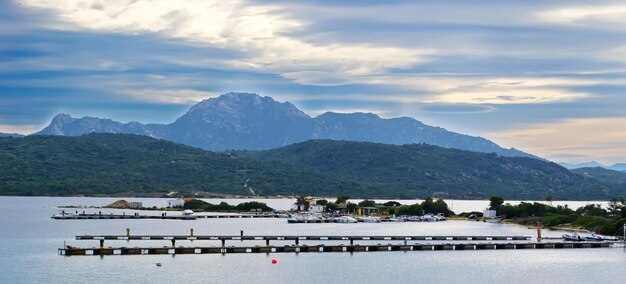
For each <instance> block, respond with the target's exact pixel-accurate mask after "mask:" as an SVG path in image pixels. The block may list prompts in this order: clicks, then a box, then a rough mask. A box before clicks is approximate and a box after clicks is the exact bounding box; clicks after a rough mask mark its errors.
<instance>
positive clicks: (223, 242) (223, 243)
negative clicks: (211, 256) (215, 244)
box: [220, 238, 226, 248]
mask: <svg viewBox="0 0 626 284" xmlns="http://www.w3.org/2000/svg"><path fill="white" fill-rule="evenodd" d="M220 240H222V248H224V247H226V239H224V238H220Z"/></svg>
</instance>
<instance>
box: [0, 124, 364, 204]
mask: <svg viewBox="0 0 626 284" xmlns="http://www.w3.org/2000/svg"><path fill="white" fill-rule="evenodd" d="M246 181H247V185H248V186H249V187H252V188H253V189H254V191H255V192H256V193H257V194H259V195H277V194H294V193H295V194H312V193H315V194H320V195H321V194H329V195H330V194H336V193H337V192H357V191H358V190H357V189H358V188H357V187H355V186H353V185H352V184H351V183H349V182H343V181H341V180H339V179H337V178H334V177H329V176H326V175H323V174H320V173H318V172H316V171H313V170H309V169H304V168H302V167H297V166H292V165H284V164H281V163H279V162H266V161H255V160H251V159H246V158H242V157H236V156H233V155H230V154H227V153H213V152H207V151H204V150H200V149H197V148H193V147H189V146H184V145H180V144H175V143H172V142H168V141H164V140H157V139H153V138H149V137H146V136H138V135H123V134H88V135H83V136H79V137H63V136H28V137H24V138H19V139H15V138H0V195H54V196H68V195H90V196H98V195H118V196H119V195H135V196H136V195H142V194H154V193H157V194H158V195H157V196H159V195H162V194H165V193H167V192H170V191H176V192H179V193H181V194H189V193H192V192H215V193H224V194H239V195H250V194H251V193H250V191H249V190H248V189H247V188H244V184H246Z"/></svg>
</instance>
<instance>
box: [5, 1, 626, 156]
mask: <svg viewBox="0 0 626 284" xmlns="http://www.w3.org/2000/svg"><path fill="white" fill-rule="evenodd" d="M5 6H6V7H5V8H6V9H3V10H1V11H0V131H12V132H13V131H18V132H22V133H25V132H30V131H32V130H33V129H36V128H37V127H38V126H42V125H44V124H46V123H47V120H48V119H49V118H50V117H51V116H52V115H54V114H55V113H56V112H60V111H63V112H69V113H71V114H72V115H75V116H80V115H97V116H105V117H111V118H115V119H118V120H123V121H128V120H140V121H145V122H170V121H171V120H173V119H175V118H176V117H177V116H178V115H180V114H181V113H182V112H184V111H185V109H186V108H187V107H188V106H189V105H191V104H193V103H194V102H195V101H198V100H201V99H203V98H206V97H212V96H216V95H219V94H221V93H225V92H228V91H248V92H258V93H262V94H264V95H270V96H273V97H275V98H276V99H278V100H290V101H292V102H294V103H295V104H296V105H298V106H299V107H300V108H302V109H304V110H305V111H308V112H309V113H311V114H318V113H321V112H323V110H336V111H349V110H359V111H370V112H375V113H378V114H381V115H384V116H386V117H393V116H400V115H408V116H413V117H416V118H418V119H420V120H423V121H424V122H426V123H430V124H435V125H440V126H444V127H446V128H449V129H451V130H455V131H459V132H464V133H469V134H474V135H485V136H487V138H493V137H497V138H498V139H503V140H502V141H503V142H504V143H503V146H518V147H519V146H522V147H520V148H522V149H524V145H522V144H518V143H516V141H514V140H513V139H511V138H510V137H517V136H515V135H512V133H517V132H515V131H513V130H515V129H535V128H536V127H537V126H538V125H541V128H542V129H543V128H544V127H551V126H553V127H559V126H562V125H561V124H560V123H563V121H579V119H595V118H601V119H603V121H605V122H606V123H608V124H611V125H616V124H617V123H621V122H622V121H621V120H620V119H617V120H613V119H611V118H612V117H622V116H623V109H624V106H626V98H625V97H624V95H623V94H624V92H625V91H626V60H624V58H626V56H625V55H626V37H625V33H626V29H624V28H623V27H624V23H625V20H624V19H625V18H626V17H625V15H626V6H625V5H624V4H623V3H621V2H620V1H596V2H594V3H593V5H590V4H588V2H584V1H550V2H541V1H507V2H500V1H493V2H486V3H481V4H480V5H477V4H476V3H472V2H467V1H445V2H442V1H420V2H419V3H415V2H408V1H407V2H405V1H399V2H388V1H341V2H333V1H312V2H311V1H310V2H285V1H253V0H235V1H201V0H186V1H156V0H112V1H103V0H81V1H71V0H56V1H49V0H21V1H17V0H15V1H9V2H7V3H6V5H5ZM581 125H582V126H581V127H587V126H586V124H581ZM546 135H547V134H546ZM506 137H509V138H506ZM603 137H604V136H603ZM520 139H522V140H523V138H520ZM533 139H538V140H540V141H543V140H545V141H552V140H554V139H552V138H550V136H549V135H547V136H546V137H545V139H543V140H542V138H541V136H540V135H539V134H536V135H535V134H533ZM604 139H606V142H607V143H613V142H624V141H623V140H622V141H618V140H619V139H623V137H608V136H606V137H604ZM611 139H612V140H611ZM546 143H547V142H546ZM553 143H556V142H553ZM587 143H591V144H593V143H600V142H597V141H588V142H587ZM622 144H626V143H622ZM546 145H548V144H546ZM528 147H532V148H533V149H537V151H538V152H536V154H540V155H546V156H549V157H555V158H558V157H562V158H563V159H564V160H567V159H570V158H566V156H565V153H564V152H561V151H560V150H556V148H550V147H543V146H542V147H539V146H533V145H529V146H528ZM589 147H591V145H589ZM524 150H527V151H531V152H532V149H524ZM550 151H554V152H550ZM616 151H617V150H616ZM557 152H558V155H557ZM589 153H591V152H589ZM620 153H621V152H620ZM598 154H599V153H598ZM580 155H582V153H581V154H580ZM619 159H622V160H624V161H626V154H625V155H623V156H621V157H620V158H619Z"/></svg>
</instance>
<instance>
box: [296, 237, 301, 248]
mask: <svg viewBox="0 0 626 284" xmlns="http://www.w3.org/2000/svg"><path fill="white" fill-rule="evenodd" d="M296 245H297V246H298V245H300V240H299V239H298V237H296Z"/></svg>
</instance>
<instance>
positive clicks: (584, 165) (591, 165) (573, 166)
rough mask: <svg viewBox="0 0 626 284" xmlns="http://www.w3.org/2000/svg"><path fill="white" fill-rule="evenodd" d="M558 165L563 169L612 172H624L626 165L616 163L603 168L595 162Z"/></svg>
mask: <svg viewBox="0 0 626 284" xmlns="http://www.w3.org/2000/svg"><path fill="white" fill-rule="evenodd" d="M559 165H561V166H562V167H565V168H567V169H570V170H573V169H581V168H597V167H600V168H605V169H608V170H614V171H621V172H626V163H616V164H613V165H612V166H605V165H603V164H601V163H598V162H596V161H591V162H586V163H580V164H570V163H559Z"/></svg>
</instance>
